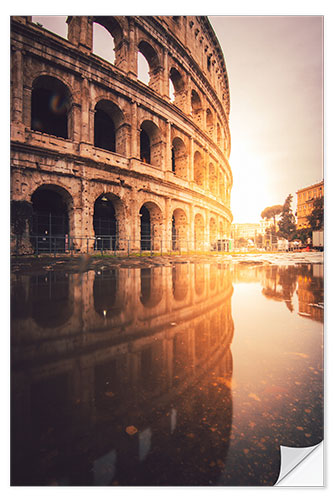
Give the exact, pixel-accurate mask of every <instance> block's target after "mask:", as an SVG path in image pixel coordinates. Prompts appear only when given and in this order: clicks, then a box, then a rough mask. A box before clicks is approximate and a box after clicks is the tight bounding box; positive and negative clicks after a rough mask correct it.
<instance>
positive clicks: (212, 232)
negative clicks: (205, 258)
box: [209, 217, 217, 250]
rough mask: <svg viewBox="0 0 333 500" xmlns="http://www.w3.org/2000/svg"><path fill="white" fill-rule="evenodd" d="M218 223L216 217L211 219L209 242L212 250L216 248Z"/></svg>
mask: <svg viewBox="0 0 333 500" xmlns="http://www.w3.org/2000/svg"><path fill="white" fill-rule="evenodd" d="M216 241H217V224H216V219H215V217H211V218H210V219H209V243H210V248H211V250H216Z"/></svg>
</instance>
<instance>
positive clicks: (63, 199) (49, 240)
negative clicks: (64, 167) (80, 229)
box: [30, 185, 70, 253]
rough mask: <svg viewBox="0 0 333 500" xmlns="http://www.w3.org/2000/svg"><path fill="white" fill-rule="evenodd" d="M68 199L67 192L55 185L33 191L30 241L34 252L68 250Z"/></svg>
mask: <svg viewBox="0 0 333 500" xmlns="http://www.w3.org/2000/svg"><path fill="white" fill-rule="evenodd" d="M69 200H70V195H69V193H67V192H66V191H65V190H63V189H62V188H59V187H57V186H51V185H46V186H42V187H40V188H38V189H37V190H36V191H35V192H34V193H33V195H32V197H31V202H32V210H33V216H32V231H31V239H30V241H31V244H32V246H33V248H34V249H35V251H36V252H47V253H50V252H65V251H67V250H68V241H69V214H68V205H69Z"/></svg>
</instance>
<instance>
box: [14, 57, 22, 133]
mask: <svg viewBox="0 0 333 500" xmlns="http://www.w3.org/2000/svg"><path fill="white" fill-rule="evenodd" d="M11 90H12V103H11V105H12V120H13V122H14V123H15V124H16V123H22V121H23V120H22V111H23V56H22V52H21V50H19V49H17V48H15V49H14V50H13V56H12V85H11Z"/></svg>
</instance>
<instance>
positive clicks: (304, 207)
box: [296, 181, 324, 229]
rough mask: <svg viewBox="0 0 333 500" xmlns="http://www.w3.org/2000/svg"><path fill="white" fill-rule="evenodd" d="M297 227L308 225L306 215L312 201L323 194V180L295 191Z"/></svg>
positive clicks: (309, 210)
mask: <svg viewBox="0 0 333 500" xmlns="http://www.w3.org/2000/svg"><path fill="white" fill-rule="evenodd" d="M296 194H297V229H299V228H302V227H308V226H309V223H308V219H307V217H308V215H310V214H311V213H312V210H313V202H314V200H315V199H316V198H321V197H322V196H324V181H321V182H318V183H317V184H312V186H308V187H305V188H302V189H299V190H298V191H297V193H296Z"/></svg>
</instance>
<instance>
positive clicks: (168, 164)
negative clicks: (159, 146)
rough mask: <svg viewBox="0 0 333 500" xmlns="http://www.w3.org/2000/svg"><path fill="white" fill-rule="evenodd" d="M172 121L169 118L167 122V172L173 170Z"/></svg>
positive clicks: (165, 168) (165, 167)
mask: <svg viewBox="0 0 333 500" xmlns="http://www.w3.org/2000/svg"><path fill="white" fill-rule="evenodd" d="M171 148H172V144H171V123H170V122H169V120H167V122H166V141H165V164H164V166H163V167H164V168H163V170H164V171H165V172H170V171H171V170H172V159H171Z"/></svg>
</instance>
